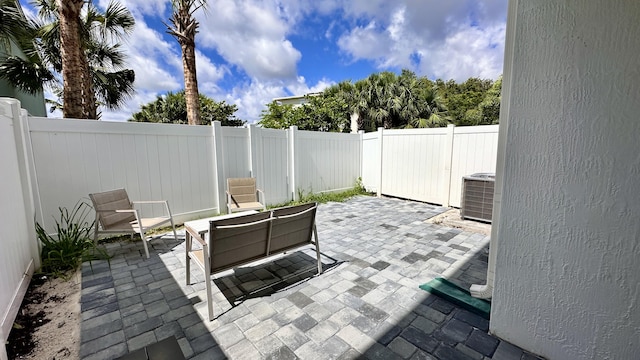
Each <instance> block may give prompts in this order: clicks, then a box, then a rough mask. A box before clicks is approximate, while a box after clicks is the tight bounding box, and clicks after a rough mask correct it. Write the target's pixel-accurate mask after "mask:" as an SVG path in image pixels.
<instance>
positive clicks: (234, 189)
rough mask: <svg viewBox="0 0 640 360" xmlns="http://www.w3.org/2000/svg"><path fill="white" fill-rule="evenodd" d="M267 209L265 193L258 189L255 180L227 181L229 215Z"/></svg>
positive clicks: (236, 179)
mask: <svg viewBox="0 0 640 360" xmlns="http://www.w3.org/2000/svg"><path fill="white" fill-rule="evenodd" d="M260 194H262V197H260ZM261 199H262V201H261ZM265 209H266V206H265V200H264V192H262V190H260V189H258V188H257V187H256V179H255V178H229V179H227V211H228V213H229V214H231V213H234V212H239V211H248V210H265Z"/></svg>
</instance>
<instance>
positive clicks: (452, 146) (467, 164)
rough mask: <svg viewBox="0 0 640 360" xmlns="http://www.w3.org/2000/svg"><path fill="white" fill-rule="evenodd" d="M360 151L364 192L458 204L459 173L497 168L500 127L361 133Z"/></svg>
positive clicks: (464, 174)
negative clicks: (365, 189)
mask: <svg viewBox="0 0 640 360" xmlns="http://www.w3.org/2000/svg"><path fill="white" fill-rule="evenodd" d="M362 149H363V150H362V154H363V159H362V182H363V185H364V186H365V187H366V188H367V189H368V190H370V191H375V192H377V193H378V194H381V195H388V196H396V197H401V198H405V199H411V200H418V201H424V202H429V203H434V204H440V205H444V206H454V207H460V201H461V192H462V177H463V176H466V175H471V174H474V173H479V172H489V173H494V172H495V169H496V158H497V151H498V125H489V126H487V125H485V126H469V127H455V126H453V125H450V126H449V127H447V128H435V129H406V130H383V129H379V130H378V132H376V133H368V134H364V135H363V137H362Z"/></svg>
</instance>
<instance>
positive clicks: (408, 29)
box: [21, 0, 507, 122]
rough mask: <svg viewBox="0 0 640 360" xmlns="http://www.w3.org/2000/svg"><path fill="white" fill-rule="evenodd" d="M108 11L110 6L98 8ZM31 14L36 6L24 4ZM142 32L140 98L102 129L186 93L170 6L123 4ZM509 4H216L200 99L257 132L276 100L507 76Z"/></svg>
mask: <svg viewBox="0 0 640 360" xmlns="http://www.w3.org/2000/svg"><path fill="white" fill-rule="evenodd" d="M94 1H95V2H96V4H98V6H100V7H102V8H104V7H106V5H107V4H108V2H109V0H94ZM21 2H22V3H23V6H24V7H25V10H26V12H27V13H30V11H29V9H30V8H29V5H28V4H27V3H26V1H24V0H21ZM120 2H121V3H122V4H123V5H125V6H126V7H127V8H128V9H129V10H130V11H131V12H132V13H133V15H134V17H135V19H136V27H135V30H134V32H133V34H132V35H131V36H130V37H129V39H128V41H127V42H126V44H125V46H124V47H125V48H126V51H127V55H128V64H129V67H130V68H132V69H133V70H135V72H136V82H135V88H136V93H135V95H134V96H133V98H132V99H130V100H129V101H128V102H127V103H126V105H125V106H124V107H123V108H121V109H119V110H115V111H108V110H104V111H103V114H102V119H103V120H112V121H124V120H126V119H127V118H129V117H130V116H131V114H132V113H134V112H136V111H137V110H138V109H139V108H140V106H141V105H143V104H146V103H148V102H150V101H153V100H155V98H156V96H157V95H162V94H165V93H167V92H168V91H174V92H175V91H179V90H181V89H182V88H183V87H184V83H183V75H182V60H181V57H180V48H179V46H178V44H177V42H176V40H175V39H174V38H172V37H171V36H169V35H168V34H167V33H166V31H165V28H164V25H163V23H162V22H163V21H168V18H169V16H170V11H171V8H170V2H169V1H163V0H121V1H120ZM506 12H507V0H483V1H475V0H449V1H441V0H398V1H387V0H215V1H214V0H209V1H208V5H207V9H206V11H200V12H198V13H197V15H196V17H197V18H198V20H199V21H200V32H199V33H198V35H197V36H196V48H197V54H196V56H197V61H196V67H197V72H198V86H199V90H200V92H201V93H203V94H205V95H207V96H209V97H212V98H214V99H216V100H217V101H222V100H225V101H226V102H228V103H232V104H236V105H238V108H239V110H238V112H237V113H236V114H237V115H238V116H239V117H240V118H242V119H244V120H247V121H249V122H255V121H257V120H258V119H259V116H260V112H261V110H262V109H264V108H265V104H266V103H268V102H270V101H271V99H273V98H274V97H281V96H290V95H301V94H305V93H308V92H316V91H321V90H322V89H324V88H326V87H327V86H330V85H332V84H334V83H337V82H340V81H342V80H348V79H351V80H359V79H362V78H365V77H367V76H368V75H369V74H371V73H373V72H378V71H384V70H390V71H396V72H399V71H400V70H401V69H403V68H407V69H410V70H413V71H415V72H416V73H417V74H418V75H423V76H427V77H429V78H430V79H436V78H442V79H445V80H446V79H454V80H456V81H464V80H466V79H467V78H469V77H472V76H473V77H480V78H484V79H496V78H497V77H498V76H499V75H500V74H501V73H502V62H503V53H504V38H505V27H506Z"/></svg>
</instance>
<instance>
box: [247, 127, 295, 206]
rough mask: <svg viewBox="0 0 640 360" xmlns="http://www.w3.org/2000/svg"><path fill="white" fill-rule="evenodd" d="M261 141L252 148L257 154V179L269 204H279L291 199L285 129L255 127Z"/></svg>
mask: <svg viewBox="0 0 640 360" xmlns="http://www.w3.org/2000/svg"><path fill="white" fill-rule="evenodd" d="M256 130H257V131H258V132H259V134H260V135H259V136H260V137H261V140H262V141H261V143H260V145H259V146H258V148H257V149H254V151H255V152H256V155H257V156H258V159H259V160H258V162H259V166H260V169H259V170H258V171H257V178H258V179H257V181H258V184H259V185H260V187H261V188H262V190H263V191H264V194H265V197H266V202H267V204H269V205H275V204H281V203H284V202H287V201H289V200H291V195H290V194H289V191H288V175H287V171H288V162H287V151H288V146H287V139H288V137H287V130H276V129H260V128H257V129H256Z"/></svg>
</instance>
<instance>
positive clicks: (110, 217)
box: [89, 189, 136, 230]
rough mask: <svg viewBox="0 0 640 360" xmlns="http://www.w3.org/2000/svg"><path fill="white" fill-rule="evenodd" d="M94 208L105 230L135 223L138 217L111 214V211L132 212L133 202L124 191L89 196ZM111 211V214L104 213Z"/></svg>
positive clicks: (125, 214) (127, 214)
mask: <svg viewBox="0 0 640 360" xmlns="http://www.w3.org/2000/svg"><path fill="white" fill-rule="evenodd" d="M89 197H90V198H91V202H92V203H93V208H94V209H95V210H96V211H99V213H98V219H99V221H100V224H101V225H102V228H103V229H104V230H109V229H110V228H111V227H112V226H113V225H114V224H120V223H122V222H128V221H134V220H135V219H136V216H135V215H134V214H132V213H118V212H115V211H113V212H110V210H131V209H132V206H131V201H129V196H128V195H127V192H126V191H125V190H124V189H116V190H111V191H105V192H101V193H95V194H89ZM104 211H109V212H104Z"/></svg>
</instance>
